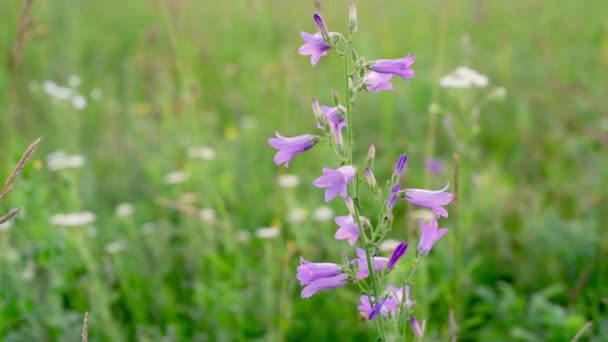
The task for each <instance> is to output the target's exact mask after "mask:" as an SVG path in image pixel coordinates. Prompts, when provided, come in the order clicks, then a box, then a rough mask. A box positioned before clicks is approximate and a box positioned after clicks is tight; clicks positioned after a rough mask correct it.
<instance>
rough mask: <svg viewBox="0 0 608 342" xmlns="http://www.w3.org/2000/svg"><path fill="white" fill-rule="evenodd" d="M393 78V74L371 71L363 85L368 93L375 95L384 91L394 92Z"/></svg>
mask: <svg viewBox="0 0 608 342" xmlns="http://www.w3.org/2000/svg"><path fill="white" fill-rule="evenodd" d="M392 77H393V75H391V74H380V73H377V72H375V71H370V72H368V73H367V74H365V76H363V84H364V85H365V89H367V91H370V92H373V93H378V92H381V91H383V90H393V85H392V84H391V78H392Z"/></svg>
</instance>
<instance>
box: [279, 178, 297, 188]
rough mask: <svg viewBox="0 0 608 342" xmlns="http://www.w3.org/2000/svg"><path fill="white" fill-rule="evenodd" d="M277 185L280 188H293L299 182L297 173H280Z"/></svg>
mask: <svg viewBox="0 0 608 342" xmlns="http://www.w3.org/2000/svg"><path fill="white" fill-rule="evenodd" d="M278 183H279V186H280V187H281V188H285V189H288V188H295V187H296V186H298V184H300V177H298V176H297V175H289V174H288V175H280V176H279V179H278Z"/></svg>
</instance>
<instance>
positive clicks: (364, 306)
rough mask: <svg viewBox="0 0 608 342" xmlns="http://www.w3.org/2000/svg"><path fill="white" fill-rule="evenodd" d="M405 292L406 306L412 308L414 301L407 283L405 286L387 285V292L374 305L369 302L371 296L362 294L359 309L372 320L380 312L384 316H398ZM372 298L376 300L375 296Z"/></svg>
mask: <svg viewBox="0 0 608 342" xmlns="http://www.w3.org/2000/svg"><path fill="white" fill-rule="evenodd" d="M404 292H405V308H406V309H407V310H410V309H411V308H412V307H413V306H414V302H413V301H412V300H411V299H410V286H409V285H405V287H395V286H392V285H388V286H387V287H386V294H385V295H384V296H383V298H382V299H380V300H379V301H378V302H377V303H376V305H374V306H373V307H372V306H371V305H370V303H369V297H368V296H365V295H362V296H361V297H359V300H360V302H361V304H360V305H359V307H358V310H359V312H361V313H362V314H363V315H365V317H367V318H368V319H370V320H371V319H373V318H374V317H376V316H377V315H378V314H380V315H382V317H387V316H396V315H397V314H398V313H399V309H400V308H401V302H402V301H403V294H404ZM372 300H374V297H373V296H372Z"/></svg>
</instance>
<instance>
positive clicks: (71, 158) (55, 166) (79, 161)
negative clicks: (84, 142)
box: [46, 151, 84, 171]
mask: <svg viewBox="0 0 608 342" xmlns="http://www.w3.org/2000/svg"><path fill="white" fill-rule="evenodd" d="M82 165H84V157H83V156H81V155H80V154H72V155H68V154H66V153H65V152H63V151H56V152H53V153H50V154H49V155H48V156H47V157H46V166H47V168H48V169H49V170H51V171H59V170H63V169H78V168H80V167H82Z"/></svg>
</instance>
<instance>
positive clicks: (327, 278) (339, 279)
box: [297, 257, 348, 298]
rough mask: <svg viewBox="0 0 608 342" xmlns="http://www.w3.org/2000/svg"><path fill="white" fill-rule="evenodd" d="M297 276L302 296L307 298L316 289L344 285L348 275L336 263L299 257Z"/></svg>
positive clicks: (316, 290)
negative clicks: (312, 260)
mask: <svg viewBox="0 0 608 342" xmlns="http://www.w3.org/2000/svg"><path fill="white" fill-rule="evenodd" d="M297 273H298V275H297V277H298V280H299V281H300V284H301V285H303V286H304V289H302V294H301V296H302V298H308V297H310V296H312V295H314V294H315V293H317V292H318V291H321V290H327V289H333V288H337V287H342V286H344V285H346V282H347V281H348V276H347V275H346V274H345V273H344V272H342V268H341V266H340V265H338V264H334V263H328V262H309V261H307V260H305V259H304V258H302V257H300V266H298V269H297Z"/></svg>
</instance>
